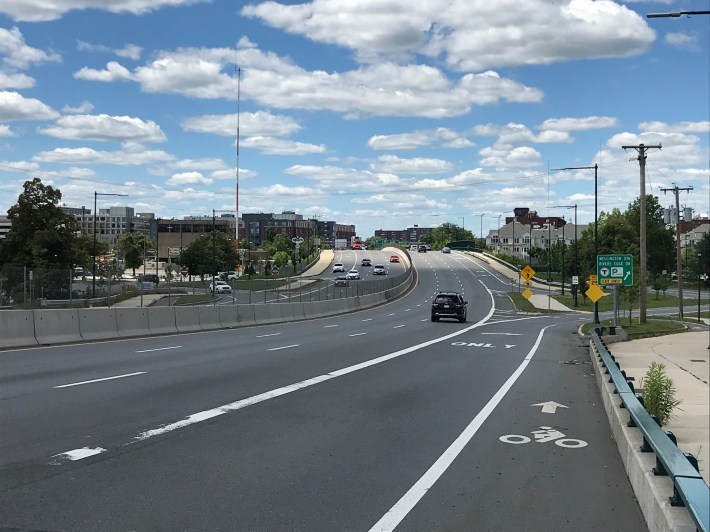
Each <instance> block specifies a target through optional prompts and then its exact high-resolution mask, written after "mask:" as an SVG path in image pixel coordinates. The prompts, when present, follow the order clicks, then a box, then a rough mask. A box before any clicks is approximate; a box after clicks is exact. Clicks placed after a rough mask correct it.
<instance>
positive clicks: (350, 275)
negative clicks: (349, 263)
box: [345, 268, 360, 280]
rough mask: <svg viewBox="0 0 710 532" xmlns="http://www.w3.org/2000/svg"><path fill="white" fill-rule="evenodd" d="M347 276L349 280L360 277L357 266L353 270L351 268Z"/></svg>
mask: <svg viewBox="0 0 710 532" xmlns="http://www.w3.org/2000/svg"><path fill="white" fill-rule="evenodd" d="M345 278H346V279H348V280H353V279H359V278H360V272H359V271H357V270H356V269H355V268H353V269H352V270H350V271H349V272H348V273H346V274H345Z"/></svg>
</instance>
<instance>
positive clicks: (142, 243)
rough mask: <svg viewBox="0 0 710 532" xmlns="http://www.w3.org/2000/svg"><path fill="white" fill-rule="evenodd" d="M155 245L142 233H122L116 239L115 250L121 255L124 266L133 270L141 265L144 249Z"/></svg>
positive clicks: (134, 271)
mask: <svg viewBox="0 0 710 532" xmlns="http://www.w3.org/2000/svg"><path fill="white" fill-rule="evenodd" d="M154 247H155V243H154V242H153V241H152V240H151V239H150V238H148V236H147V235H145V234H144V233H124V234H122V235H121V236H120V237H119V238H118V240H117V241H116V252H117V253H118V254H119V255H120V256H122V257H123V259H124V261H125V265H126V268H131V269H132V270H133V275H134V276H135V275H136V268H138V267H139V266H142V265H143V259H144V257H145V250H146V249H151V248H154Z"/></svg>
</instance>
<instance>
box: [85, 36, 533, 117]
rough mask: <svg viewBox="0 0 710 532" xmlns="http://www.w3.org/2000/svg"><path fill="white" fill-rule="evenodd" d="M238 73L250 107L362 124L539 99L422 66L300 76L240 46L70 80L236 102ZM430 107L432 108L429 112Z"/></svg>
mask: <svg viewBox="0 0 710 532" xmlns="http://www.w3.org/2000/svg"><path fill="white" fill-rule="evenodd" d="M235 61H236V62H237V63H238V64H240V65H241V66H242V67H243V68H244V74H243V81H242V93H243V94H244V96H245V97H246V98H249V99H251V100H253V101H255V102H256V103H257V104H260V105H264V106H268V107H274V108H289V109H294V108H295V109H307V110H330V111H333V112H337V113H342V114H343V115H344V116H345V117H346V118H356V117H361V116H425V117H430V118H443V117H450V116H461V115H464V114H466V113H468V112H469V111H470V109H471V107H472V106H474V105H489V104H494V103H498V102H501V101H509V102H521V103H523V102H538V101H540V100H541V99H542V92H541V91H539V90H538V89H535V88H531V87H527V86H525V85H523V84H521V83H518V82H516V81H512V80H510V79H505V78H501V77H500V76H499V75H498V74H497V73H495V72H484V73H481V74H466V75H465V76H463V77H461V78H460V79H459V80H449V79H448V78H447V77H446V76H445V75H444V74H443V73H442V71H440V70H438V69H436V68H433V67H430V66H426V65H398V64H395V63H389V62H388V63H380V64H377V65H371V66H363V67H360V68H358V69H356V70H351V71H346V72H340V73H338V72H334V73H326V72H323V71H312V72H310V71H306V70H304V69H302V68H300V67H298V66H296V65H294V64H293V63H292V62H290V61H289V60H287V59H282V58H280V57H278V56H276V55H275V54H272V53H264V52H261V51H260V50H258V49H256V48H255V46H254V45H253V43H251V42H249V41H245V40H242V41H240V44H239V47H238V48H237V50H236V52H235V50H230V49H226V48H212V49H202V48H183V49H178V50H176V51H174V52H161V53H159V54H158V57H157V58H156V59H154V60H153V61H151V62H150V63H148V64H146V65H145V66H142V67H138V68H136V69H135V70H134V71H133V72H132V73H131V72H130V71H128V70H127V69H125V67H123V66H121V65H119V64H118V63H115V62H113V63H109V65H107V69H106V70H93V69H89V68H83V69H81V70H80V71H79V72H77V73H75V74H74V75H75V77H77V78H82V79H89V80H96V81H124V80H128V79H133V80H135V81H136V82H138V83H139V84H140V85H141V88H142V90H143V91H144V92H149V93H171V94H182V95H184V96H188V97H192V98H209V99H214V98H226V99H232V100H233V99H236V95H237V80H236V79H234V78H233V77H231V76H230V75H229V74H228V72H227V71H228V69H229V67H230V66H232V65H233V63H234V62H235ZM433 102H435V103H436V105H432V104H433Z"/></svg>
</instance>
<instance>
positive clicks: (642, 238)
mask: <svg viewBox="0 0 710 532" xmlns="http://www.w3.org/2000/svg"><path fill="white" fill-rule="evenodd" d="M622 148H624V149H625V150H626V149H634V150H636V151H637V152H638V154H639V156H638V161H639V168H640V169H641V172H640V189H641V190H640V193H639V211H640V212H639V225H640V228H639V248H640V252H639V255H640V257H639V262H640V264H639V274H640V275H639V323H646V296H647V295H648V294H647V293H646V282H647V279H646V277H647V276H646V271H647V269H648V268H647V266H646V151H647V150H650V149H658V150H660V149H661V145H660V144H656V145H654V146H646V145H644V144H639V145H638V146H622Z"/></svg>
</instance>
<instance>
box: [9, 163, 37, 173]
mask: <svg viewBox="0 0 710 532" xmlns="http://www.w3.org/2000/svg"><path fill="white" fill-rule="evenodd" d="M0 167H2V171H3V172H12V171H16V172H27V171H30V172H32V171H35V170H39V164H37V163H33V162H29V161H2V162H0Z"/></svg>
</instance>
